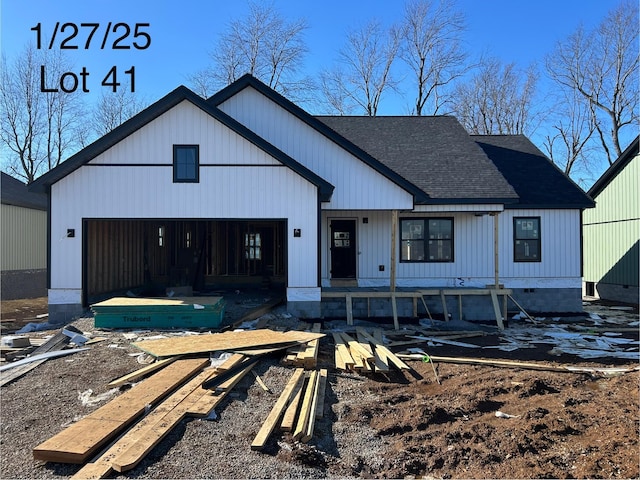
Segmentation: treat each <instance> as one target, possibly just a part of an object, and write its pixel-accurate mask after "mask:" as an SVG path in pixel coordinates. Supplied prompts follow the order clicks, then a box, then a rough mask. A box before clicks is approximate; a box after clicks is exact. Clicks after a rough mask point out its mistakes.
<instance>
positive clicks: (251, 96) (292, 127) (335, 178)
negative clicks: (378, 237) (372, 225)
mask: <svg viewBox="0 0 640 480" xmlns="http://www.w3.org/2000/svg"><path fill="white" fill-rule="evenodd" d="M219 108H220V109H221V110H223V111H224V112H225V113H227V114H228V115H230V116H232V117H233V118H235V119H236V120H238V121H239V122H240V123H242V124H244V125H246V126H247V127H248V128H250V129H251V130H253V131H254V132H256V133H257V134H258V135H260V136H261V137H263V138H264V139H266V140H267V141H268V142H269V143H271V144H272V145H274V146H276V147H277V148H279V149H280V150H282V151H283V152H285V153H286V154H287V155H289V156H290V157H292V158H294V159H295V160H296V161H298V162H300V163H301V164H303V165H304V166H306V167H307V168H308V169H310V170H311V171H313V172H314V173H316V174H317V175H319V176H320V177H322V178H324V179H325V180H326V181H328V182H329V183H331V184H332V185H334V186H335V191H334V193H333V197H332V198H331V201H330V202H328V203H325V204H323V208H324V209H328V210H358V209H366V210H392V209H411V208H413V196H412V195H410V194H409V193H408V192H406V191H405V190H404V189H403V188H401V187H399V186H398V185H396V184H395V183H393V182H392V181H391V180H389V179H388V178H386V177H385V176H384V175H382V174H380V173H379V172H377V171H376V170H375V169H373V168H372V167H370V166H368V165H367V164H365V163H364V162H363V161H361V160H360V159H358V158H356V157H354V156H353V155H351V154H350V153H348V152H346V151H345V150H344V149H343V148H342V147H340V146H338V145H337V144H336V143H334V142H333V141H331V140H330V139H328V138H327V137H326V136H324V135H323V134H321V133H320V132H318V131H317V130H315V129H314V128H312V127H310V126H309V125H307V124H306V123H304V122H302V121H300V119H299V118H297V117H296V116H294V115H293V114H291V113H289V112H288V111H287V110H285V109H284V108H282V107H280V106H279V105H277V104H276V103H274V102H273V101H271V100H270V99H269V98H267V97H265V96H264V95H262V94H261V93H259V92H258V91H256V90H255V89H253V88H251V87H248V88H245V89H244V90H242V91H241V92H239V93H238V94H236V95H234V96H233V97H232V98H230V99H228V100H226V101H225V102H224V103H222V104H221V105H220V106H219Z"/></svg>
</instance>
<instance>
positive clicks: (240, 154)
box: [89, 100, 280, 178]
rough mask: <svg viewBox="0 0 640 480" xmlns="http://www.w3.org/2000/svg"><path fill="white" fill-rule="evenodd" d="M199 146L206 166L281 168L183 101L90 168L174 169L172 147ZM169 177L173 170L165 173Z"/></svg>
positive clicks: (275, 161) (269, 157) (249, 144)
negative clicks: (97, 166)
mask: <svg viewBox="0 0 640 480" xmlns="http://www.w3.org/2000/svg"><path fill="white" fill-rule="evenodd" d="M174 144H185V145H189V144H193V145H199V152H200V166H201V168H202V166H203V165H206V164H250V165H256V164H258V165H280V162H278V161H277V160H276V159H274V158H273V157H271V156H270V155H269V154H267V153H266V152H264V151H263V150H261V149H259V148H258V147H256V146H255V145H253V144H252V143H250V142H248V141H247V140H246V139H244V138H243V137H242V136H241V135H239V134H237V133H235V132H234V131H232V130H230V129H229V128H228V127H226V126H225V125H223V124H221V123H220V122H218V121H216V120H214V119H213V118H211V116H209V115H208V114H207V113H205V112H203V111H202V110H200V109H199V108H198V107H196V106H195V105H193V104H192V103H190V102H188V101H186V100H185V101H183V102H181V103H179V104H178V105H176V106H175V107H173V108H172V109H171V110H169V111H167V112H166V113H164V114H163V115H161V116H160V117H158V118H156V119H155V120H153V121H152V122H150V123H148V124H146V125H145V126H143V127H142V128H140V129H139V130H137V131H136V132H134V133H133V134H131V135H129V136H128V137H127V138H125V139H123V140H122V141H120V142H118V143H117V144H115V145H113V146H112V147H111V148H109V150H107V151H106V152H104V153H102V154H101V155H98V156H97V157H96V158H94V159H93V160H91V162H89V165H97V164H102V165H109V164H111V165H114V164H115V165H122V164H136V165H137V164H145V165H157V164H163V165H170V166H171V165H173V145H174ZM167 174H168V175H170V176H171V178H173V177H172V170H169V171H168V172H167Z"/></svg>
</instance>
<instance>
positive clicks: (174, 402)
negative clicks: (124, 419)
mask: <svg viewBox="0 0 640 480" xmlns="http://www.w3.org/2000/svg"><path fill="white" fill-rule="evenodd" d="M211 375H212V372H211V371H204V372H201V373H200V374H198V375H196V376H195V377H194V378H192V379H191V380H190V381H189V382H187V383H186V384H185V385H183V386H182V387H181V388H179V389H178V390H177V391H176V392H174V393H173V394H172V395H171V396H170V397H168V398H167V399H166V400H165V401H164V402H162V403H161V404H160V405H158V407H157V408H156V409H154V410H152V411H151V412H150V413H149V414H147V415H146V416H145V418H143V419H142V420H141V421H140V422H139V423H138V424H136V425H135V426H134V427H133V428H132V429H131V430H129V431H128V432H127V433H126V434H125V436H124V437H122V439H120V441H118V442H117V443H116V445H118V447H116V449H117V450H116V453H115V455H114V458H113V460H112V461H111V468H113V469H114V470H116V471H117V472H126V471H128V470H131V469H132V468H134V467H135V466H136V465H137V464H138V463H140V461H141V460H142V459H143V458H144V457H145V455H146V454H147V453H149V452H150V451H151V450H152V449H153V447H155V446H156V445H157V444H158V443H160V441H161V440H162V439H163V438H164V437H165V436H166V435H167V434H168V433H169V432H170V431H171V430H172V429H173V428H174V427H175V426H176V425H177V424H178V423H179V422H180V421H181V420H182V419H183V418H184V417H185V416H186V414H187V410H188V407H186V406H182V407H181V408H178V407H179V406H180V404H181V403H183V402H184V401H185V400H186V399H187V398H188V397H189V396H190V395H191V394H192V393H193V392H194V391H196V390H197V389H198V388H201V385H202V382H203V381H205V380H206V379H207V378H209V377H210V376H211ZM192 402H193V399H192V400H191V401H190V402H187V403H192Z"/></svg>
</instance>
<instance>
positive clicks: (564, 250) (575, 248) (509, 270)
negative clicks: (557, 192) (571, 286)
mask: <svg viewBox="0 0 640 480" xmlns="http://www.w3.org/2000/svg"><path fill="white" fill-rule="evenodd" d="M515 217H540V231H541V233H542V238H541V242H540V243H541V245H540V248H541V256H542V261H541V262H514V257H513V219H514V218H515ZM500 220H501V221H500V246H501V257H500V277H501V278H514V279H521V278H526V277H534V278H550V279H554V278H563V277H564V278H580V248H581V247H580V210H559V209H556V210H534V209H527V210H524V209H523V210H505V211H504V212H503V213H501V214H500Z"/></svg>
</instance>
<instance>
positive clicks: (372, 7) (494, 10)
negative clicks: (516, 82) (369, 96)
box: [1, 0, 616, 114]
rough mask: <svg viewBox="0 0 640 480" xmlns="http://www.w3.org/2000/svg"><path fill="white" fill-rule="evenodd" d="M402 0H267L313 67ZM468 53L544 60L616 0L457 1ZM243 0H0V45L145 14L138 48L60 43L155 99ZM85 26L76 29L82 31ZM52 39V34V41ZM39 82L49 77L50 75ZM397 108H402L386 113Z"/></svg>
mask: <svg viewBox="0 0 640 480" xmlns="http://www.w3.org/2000/svg"><path fill="white" fill-rule="evenodd" d="M403 3H404V2H402V1H401V0H323V1H313V2H312V1H309V0H307V1H305V0H275V1H274V2H273V4H274V6H275V7H276V9H278V10H279V11H280V12H281V13H282V14H283V15H285V16H287V17H291V18H300V17H304V18H306V19H307V22H308V25H309V29H308V31H307V32H306V41H307V44H308V47H309V54H308V58H307V69H308V70H309V71H310V72H317V71H318V70H319V69H320V68H321V67H328V66H330V65H331V63H332V62H333V61H334V60H335V58H336V52H337V50H338V49H339V48H340V47H341V46H342V44H343V41H344V39H345V36H346V32H348V31H349V30H350V29H352V28H354V27H356V26H358V25H361V24H362V23H363V22H365V21H366V20H369V19H371V18H378V19H381V20H382V21H384V22H391V21H394V20H397V19H399V18H400V16H401V14H402V5H403ZM458 3H459V6H460V8H461V10H462V11H463V12H464V13H465V15H466V18H467V22H468V26H469V32H468V37H467V38H468V41H469V49H470V51H471V52H472V53H474V54H480V53H481V52H489V53H491V54H492V55H495V56H497V57H499V58H500V59H502V60H503V61H504V62H505V63H506V62H512V61H515V62H517V63H519V64H521V65H522V66H526V65H528V64H529V63H530V62H532V61H536V60H542V58H543V57H544V55H545V54H546V53H548V52H550V51H551V49H552V48H553V45H554V44H555V42H556V41H558V40H560V39H563V38H565V37H566V36H567V35H569V34H570V33H571V32H573V31H574V30H575V28H576V27H577V26H578V25H579V24H580V23H583V24H584V25H585V26H587V27H592V26H594V25H597V24H598V23H599V22H600V21H601V19H602V18H603V17H604V16H605V15H606V13H607V12H608V11H609V10H610V9H611V8H612V7H614V6H615V4H616V2H614V1H613V0H611V1H610V0H536V1H523V0H516V1H514V0H459V2H458ZM246 11H247V4H246V2H243V1H238V0H225V1H220V0H207V1H201V0H200V1H199V0H182V1H181V2H176V1H175V0H173V1H167V0H156V1H153V2H142V1H136V0H124V1H123V0H91V1H87V0H82V1H81V0H57V1H52V0H2V12H1V15H2V37H1V40H2V51H3V53H4V54H5V55H6V56H7V57H8V58H11V57H13V56H14V55H15V54H16V53H17V52H19V51H20V50H21V49H22V48H23V47H24V46H25V45H26V44H27V43H28V42H30V41H35V37H36V33H35V32H34V31H32V30H31V28H32V27H34V26H35V25H37V24H38V23H40V24H41V25H42V30H43V33H44V34H45V39H46V38H49V36H50V35H51V32H52V31H53V29H54V25H55V23H56V22H61V23H64V22H73V23H76V24H80V23H83V22H85V23H86V22H95V23H100V30H99V32H102V31H103V29H104V28H106V25H107V24H108V22H113V23H115V22H125V23H128V24H129V25H131V26H133V25H135V23H137V22H142V23H149V24H150V27H149V28H148V29H147V30H146V31H148V33H149V34H150V36H151V46H150V47H149V48H148V49H146V50H135V49H131V50H119V51H113V50H111V49H104V50H101V49H100V48H99V45H98V43H99V42H98V41H97V36H98V35H100V33H97V34H96V37H95V39H94V40H93V43H94V45H91V48H89V50H86V51H85V50H65V52H66V53H67V55H68V57H69V58H70V59H71V61H72V62H73V63H74V64H75V66H76V70H80V68H82V67H86V71H87V72H88V73H89V77H87V87H88V89H89V90H90V91H91V94H94V93H96V92H97V93H99V92H100V89H101V88H104V87H101V86H100V81H101V79H102V78H103V77H104V76H105V75H106V74H107V72H108V71H109V70H110V68H111V67H113V66H116V67H117V68H118V69H119V70H120V71H124V70H126V69H128V68H130V67H131V66H135V69H136V91H137V92H138V93H139V94H141V95H142V96H144V97H145V98H148V99H149V100H156V99H158V98H160V97H162V96H163V95H164V94H166V93H168V92H169V91H171V90H173V89H174V88H175V87H177V86H178V85H180V84H188V75H189V74H191V73H194V72H195V71H197V70H199V69H201V68H203V67H205V66H206V65H207V63H208V57H207V52H208V51H209V50H210V49H211V47H212V45H213V44H214V41H215V40H216V38H217V36H218V35H219V34H220V32H222V31H223V30H224V29H225V28H226V26H227V25H228V23H229V22H230V21H231V20H232V19H236V18H239V17H241V16H243V15H244V14H245V13H246ZM86 32H87V31H86V30H81V33H80V34H79V35H78V39H80V41H84V40H85V39H86ZM58 45H59V43H58ZM53 81H54V79H51V82H53ZM46 83H47V87H49V86H53V85H55V84H54V83H52V84H51V85H50V84H49V79H48V78H47V81H46ZM386 113H396V114H402V113H406V112H402V111H396V112H386Z"/></svg>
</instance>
